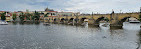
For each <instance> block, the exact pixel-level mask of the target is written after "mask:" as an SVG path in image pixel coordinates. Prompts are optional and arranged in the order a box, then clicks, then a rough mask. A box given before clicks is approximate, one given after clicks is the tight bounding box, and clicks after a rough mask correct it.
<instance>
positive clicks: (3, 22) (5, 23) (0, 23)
mask: <svg viewBox="0 0 141 49" xmlns="http://www.w3.org/2000/svg"><path fill="white" fill-rule="evenodd" d="M0 25H8V23H7V22H6V21H0Z"/></svg>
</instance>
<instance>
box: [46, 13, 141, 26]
mask: <svg viewBox="0 0 141 49" xmlns="http://www.w3.org/2000/svg"><path fill="white" fill-rule="evenodd" d="M139 14H140V13H139V12H136V13H114V12H113V13H111V14H92V15H84V16H83V15H80V16H58V17H45V18H44V21H45V22H56V23H69V22H74V23H77V24H82V23H83V22H84V20H85V19H87V20H88V24H99V22H100V21H102V20H104V21H107V22H109V23H110V24H111V25H117V24H122V23H123V22H125V21H126V19H128V18H130V17H134V18H136V19H139Z"/></svg>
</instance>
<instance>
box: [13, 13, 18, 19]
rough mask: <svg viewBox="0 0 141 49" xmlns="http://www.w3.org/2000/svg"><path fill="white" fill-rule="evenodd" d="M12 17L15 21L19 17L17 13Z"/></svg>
mask: <svg viewBox="0 0 141 49" xmlns="http://www.w3.org/2000/svg"><path fill="white" fill-rule="evenodd" d="M12 19H13V20H14V21H15V20H16V19H17V15H16V14H15V13H14V14H13V16H12Z"/></svg>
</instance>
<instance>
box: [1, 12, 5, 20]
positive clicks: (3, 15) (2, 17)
mask: <svg viewBox="0 0 141 49" xmlns="http://www.w3.org/2000/svg"><path fill="white" fill-rule="evenodd" d="M5 14H6V12H4V13H2V14H1V20H4V21H5V20H6V16H5Z"/></svg>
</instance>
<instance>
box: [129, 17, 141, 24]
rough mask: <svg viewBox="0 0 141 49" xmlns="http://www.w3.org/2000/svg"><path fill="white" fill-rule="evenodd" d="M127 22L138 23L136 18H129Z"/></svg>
mask: <svg viewBox="0 0 141 49" xmlns="http://www.w3.org/2000/svg"><path fill="white" fill-rule="evenodd" d="M129 23H140V21H139V20H137V19H136V18H129Z"/></svg>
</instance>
